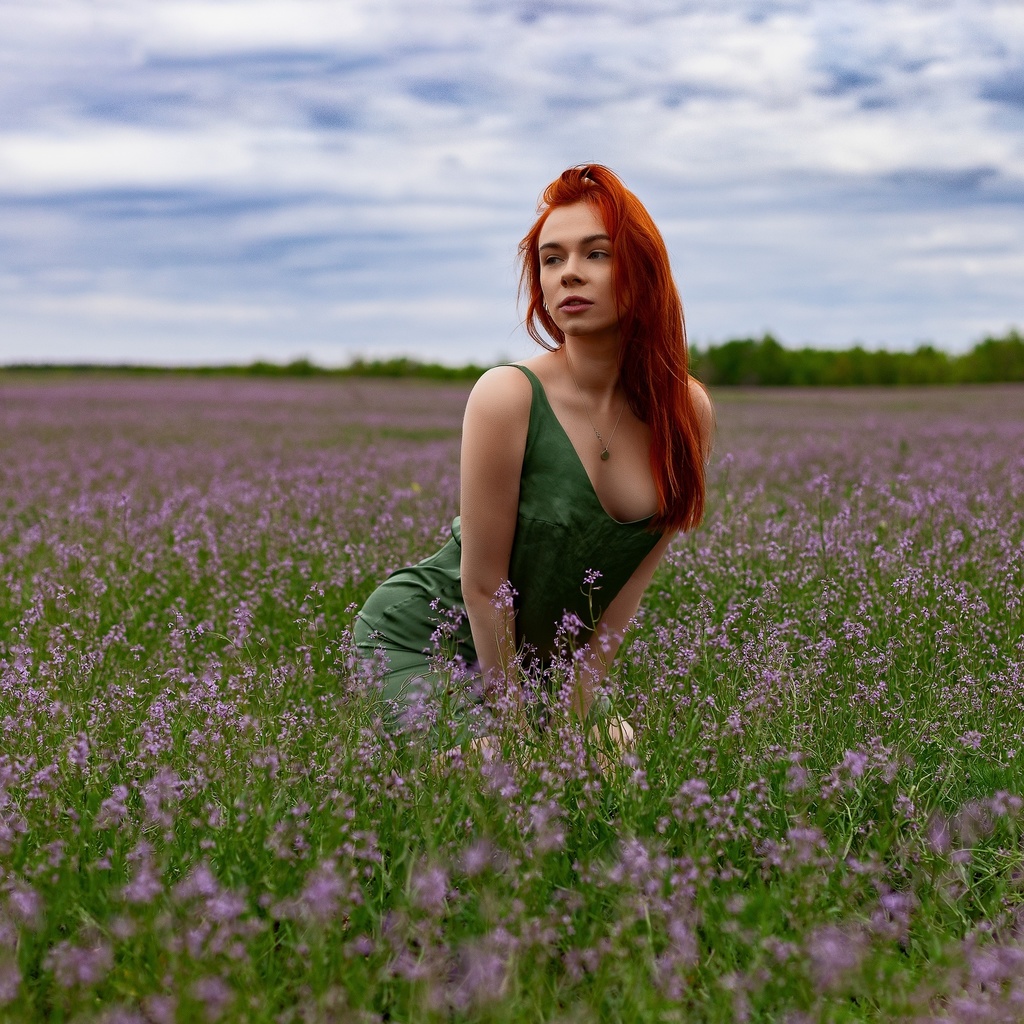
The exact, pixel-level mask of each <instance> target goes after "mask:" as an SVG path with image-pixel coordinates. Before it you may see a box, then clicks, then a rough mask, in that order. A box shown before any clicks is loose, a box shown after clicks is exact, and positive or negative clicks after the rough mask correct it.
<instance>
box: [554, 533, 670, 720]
mask: <svg viewBox="0 0 1024 1024" xmlns="http://www.w3.org/2000/svg"><path fill="white" fill-rule="evenodd" d="M673 536H674V535H673V534H666V535H665V536H664V537H662V538H661V540H659V541H658V543H657V544H655V545H654V547H653V548H652V549H651V552H650V554H649V555H648V556H647V557H646V558H645V559H644V560H643V561H642V562H641V563H640V564H639V565H638V566H637V568H636V570H635V571H634V572H633V575H632V576H630V578H629V579H628V580H627V581H626V585H625V586H624V587H623V588H622V589H621V590H620V591H619V592H618V593H617V594H616V595H615V597H614V598H613V599H612V601H611V603H610V604H609V605H608V607H607V608H606V609H605V610H604V614H603V615H602V616H601V618H600V619H599V620H598V622H597V625H596V626H595V627H594V632H593V633H592V634H591V637H590V640H589V641H588V642H587V645H586V647H585V648H584V650H583V657H582V659H581V661H580V664H579V670H578V672H577V683H576V693H575V694H574V696H573V710H574V711H575V712H576V714H577V715H579V717H580V720H581V721H582V720H583V719H585V718H586V717H587V714H588V712H589V711H590V706H591V704H593V702H594V688H595V687H596V686H597V685H598V684H599V683H600V682H601V681H602V680H603V679H604V677H605V675H607V673H608V669H609V667H610V666H611V663H612V662H613V661H614V660H615V655H616V654H617V653H618V651H619V646H620V645H621V643H622V638H623V636H624V635H625V633H626V629H627V628H628V627H629V623H630V620H631V619H632V618H633V616H634V615H636V612H637V609H638V608H639V607H640V601H641V600H642V599H643V596H644V591H645V590H647V587H648V586H649V585H650V582H651V579H652V578H653V576H654V570H655V569H657V568H658V564H659V563H660V562H661V560H662V558H663V557H664V555H665V552H666V550H667V549H668V546H669V544H670V543H671V542H672V537H673Z"/></svg>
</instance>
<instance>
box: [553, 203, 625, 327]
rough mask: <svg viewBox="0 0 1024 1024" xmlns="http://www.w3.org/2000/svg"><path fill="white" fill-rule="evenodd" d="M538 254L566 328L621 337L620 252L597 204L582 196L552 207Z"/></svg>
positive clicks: (558, 320)
mask: <svg viewBox="0 0 1024 1024" xmlns="http://www.w3.org/2000/svg"><path fill="white" fill-rule="evenodd" d="M537 256H538V259H539V261H540V287H541V292H542V293H543V295H544V304H545V305H546V306H547V307H548V312H549V313H550V315H551V318H552V319H553V320H554V321H555V323H556V324H557V325H558V326H559V327H560V328H561V329H562V331H563V332H564V333H565V334H566V335H590V336H600V335H610V336H613V337H614V338H615V339H616V340H617V339H618V333H619V308H618V303H617V302H616V298H615V288H614V285H613V283H612V260H613V258H614V254H613V252H612V243H611V239H610V238H609V237H608V231H607V229H606V228H605V226H604V221H603V220H602V219H601V215H600V213H599V212H598V211H597V210H596V208H595V207H593V206H591V205H590V204H589V203H582V202H581V203H573V204H572V205H571V206H559V207H556V208H555V209H554V210H552V211H551V213H549V214H548V217H547V220H546V221H545V222H544V226H543V228H541V233H540V240H539V242H538V246H537Z"/></svg>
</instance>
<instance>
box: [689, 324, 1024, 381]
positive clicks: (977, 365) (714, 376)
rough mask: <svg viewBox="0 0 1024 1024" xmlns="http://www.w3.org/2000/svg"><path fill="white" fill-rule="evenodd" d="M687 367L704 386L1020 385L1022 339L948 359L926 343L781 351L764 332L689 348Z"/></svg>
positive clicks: (986, 344) (1012, 337)
mask: <svg viewBox="0 0 1024 1024" xmlns="http://www.w3.org/2000/svg"><path fill="white" fill-rule="evenodd" d="M690 363H691V369H692V370H693V372H694V374H696V376H698V377H699V378H700V379H701V380H702V381H704V382H705V383H706V384H710V385H718V386H722V385H761V386H765V385H768V386H775V387H779V386H801V385H811V386H819V387H822V386H827V387H845V386H851V385H857V384H883V385H884V384H994V383H997V382H1007V381H1024V337H1021V335H1020V334H1019V333H1018V332H1017V331H1015V330H1014V331H1010V333H1009V334H1007V335H1006V337H1005V338H985V339H984V341H980V342H979V343H978V344H977V345H975V346H974V348H972V349H971V350H970V351H969V352H965V353H963V354H962V355H950V354H949V353H948V352H943V351H941V350H940V349H937V348H934V347H933V346H931V345H921V346H920V347H918V348H916V349H915V350H914V351H913V352H886V351H884V350H883V351H868V350H867V349H863V348H861V347H860V346H859V345H858V346H857V347H855V348H851V349H842V350H839V351H827V350H822V349H814V348H800V349H788V348H783V347H782V345H780V344H779V343H778V342H777V341H776V340H775V339H774V338H773V337H772V336H771V335H770V334H766V335H765V336H764V337H763V338H760V339H755V338H745V339H742V340H737V341H727V342H725V343H724V344H722V345H712V346H710V347H709V348H706V349H695V350H694V351H693V352H692V354H691V358H690Z"/></svg>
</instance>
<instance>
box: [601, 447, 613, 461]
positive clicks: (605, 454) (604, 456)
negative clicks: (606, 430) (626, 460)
mask: <svg viewBox="0 0 1024 1024" xmlns="http://www.w3.org/2000/svg"><path fill="white" fill-rule="evenodd" d="M611 455H612V453H611V452H610V451H608V449H607V448H605V450H604V451H603V452H601V461H602V462H607V461H608V460H609V459H610V458H611Z"/></svg>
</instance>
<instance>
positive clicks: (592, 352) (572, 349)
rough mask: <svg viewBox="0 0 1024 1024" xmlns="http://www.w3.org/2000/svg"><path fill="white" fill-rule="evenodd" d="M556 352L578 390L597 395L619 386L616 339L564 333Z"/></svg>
mask: <svg viewBox="0 0 1024 1024" xmlns="http://www.w3.org/2000/svg"><path fill="white" fill-rule="evenodd" d="M559 354H560V355H561V356H562V357H563V358H564V359H565V363H566V369H567V370H569V372H570V373H571V375H572V377H573V378H574V379H575V382H576V384H577V385H578V386H579V388H580V390H581V391H584V392H586V393H589V394H592V395H594V396H595V397H597V398H607V397H610V396H612V395H614V394H615V392H616V391H617V390H618V386H619V344H618V341H617V340H615V341H609V342H601V341H597V340H596V339H589V338H588V339H586V340H579V339H576V338H573V337H566V339H565V341H564V343H563V344H562V347H561V349H560V350H559Z"/></svg>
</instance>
